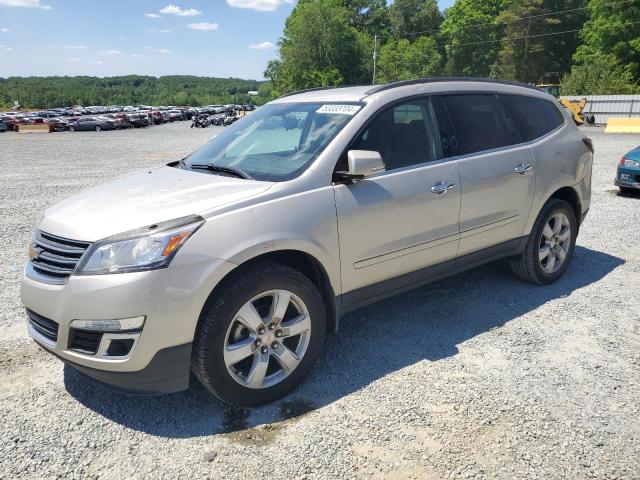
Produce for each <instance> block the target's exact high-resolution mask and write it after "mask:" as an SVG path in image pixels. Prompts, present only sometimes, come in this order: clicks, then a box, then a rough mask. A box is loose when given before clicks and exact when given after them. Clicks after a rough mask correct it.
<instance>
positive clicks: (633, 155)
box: [624, 147, 640, 162]
mask: <svg viewBox="0 0 640 480" xmlns="http://www.w3.org/2000/svg"><path fill="white" fill-rule="evenodd" d="M624 158H628V159H629V160H635V161H636V162H640V147H637V148H634V149H633V150H631V151H630V152H627V153H625V154H624Z"/></svg>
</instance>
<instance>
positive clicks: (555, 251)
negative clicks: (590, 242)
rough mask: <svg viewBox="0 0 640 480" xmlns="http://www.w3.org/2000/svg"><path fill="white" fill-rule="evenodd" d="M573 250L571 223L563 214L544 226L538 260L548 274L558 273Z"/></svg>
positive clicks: (550, 219) (553, 217) (559, 214)
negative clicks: (570, 250)
mask: <svg viewBox="0 0 640 480" xmlns="http://www.w3.org/2000/svg"><path fill="white" fill-rule="evenodd" d="M569 248H571V223H570V222H569V218H568V217H567V216H566V215H565V214H564V213H562V212H558V213H556V214H555V215H553V216H552V217H551V218H549V220H548V221H547V223H546V224H545V226H544V229H543V230H542V236H541V237H540V247H539V250H538V259H539V262H540V266H541V267H542V270H543V271H544V272H545V273H546V274H553V273H555V272H557V271H558V270H559V269H560V267H562V265H563V264H564V262H565V260H566V258H567V254H568V253H569Z"/></svg>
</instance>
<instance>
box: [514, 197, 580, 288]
mask: <svg viewBox="0 0 640 480" xmlns="http://www.w3.org/2000/svg"><path fill="white" fill-rule="evenodd" d="M577 235H578V222H577V220H576V215H575V213H574V210H573V208H571V205H569V204H568V203H567V202H565V201H564V200H559V199H557V198H553V199H551V200H550V201H549V202H548V203H547V204H546V205H545V206H544V208H543V209H542V211H541V212H540V214H539V215H538V218H537V219H536V221H535V223H534V225H533V228H532V229H531V234H530V235H529V239H528V241H527V246H526V247H525V249H524V251H523V252H522V253H521V254H520V255H519V256H518V257H516V258H514V259H513V260H512V261H511V270H512V271H513V273H514V274H515V275H516V276H517V277H519V278H521V279H522V280H525V281H527V282H530V283H535V284H538V285H544V284H549V283H552V282H555V281H556V280H557V279H558V278H560V277H561V276H562V274H563V273H564V272H565V270H566V269H567V267H568V266H569V261H570V260H571V257H572V256H573V250H574V248H575V243H576V236H577Z"/></svg>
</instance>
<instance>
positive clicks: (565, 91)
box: [561, 55, 640, 95]
mask: <svg viewBox="0 0 640 480" xmlns="http://www.w3.org/2000/svg"><path fill="white" fill-rule="evenodd" d="M635 89H636V90H637V91H640V88H638V87H637V86H636V87H635ZM633 91H634V86H633V78H632V76H631V72H629V71H628V70H627V69H625V68H623V67H621V66H620V65H618V64H617V61H616V59H615V57H613V55H608V56H606V55H600V56H591V57H590V61H589V63H588V64H581V65H574V66H573V68H572V69H571V71H570V72H569V73H568V74H567V75H565V76H564V78H563V79H562V88H561V94H562V95H608V94H624V93H633Z"/></svg>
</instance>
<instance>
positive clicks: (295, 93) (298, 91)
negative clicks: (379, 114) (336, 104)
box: [278, 85, 359, 98]
mask: <svg viewBox="0 0 640 480" xmlns="http://www.w3.org/2000/svg"><path fill="white" fill-rule="evenodd" d="M357 86H359V85H336V86H332V87H315V88H305V89H303V90H295V91H293V92H289V93H285V94H284V95H280V96H279V97H278V98H284V97H290V96H291V95H297V94H299V93H307V92H317V91H319V90H336V89H338V88H349V87H357Z"/></svg>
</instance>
